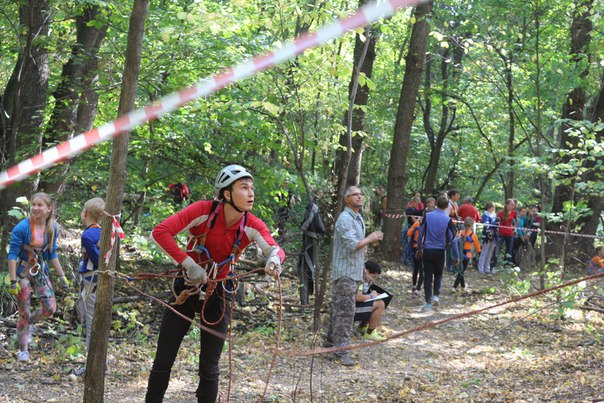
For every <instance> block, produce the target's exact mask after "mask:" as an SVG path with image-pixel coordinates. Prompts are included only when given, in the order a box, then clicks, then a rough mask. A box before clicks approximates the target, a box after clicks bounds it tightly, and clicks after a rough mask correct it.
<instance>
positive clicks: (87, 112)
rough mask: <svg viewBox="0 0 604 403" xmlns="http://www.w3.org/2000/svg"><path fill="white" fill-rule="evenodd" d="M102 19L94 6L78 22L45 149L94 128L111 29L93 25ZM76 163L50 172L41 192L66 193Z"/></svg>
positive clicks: (46, 137) (45, 139)
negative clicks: (103, 50) (103, 49)
mask: <svg viewBox="0 0 604 403" xmlns="http://www.w3.org/2000/svg"><path fill="white" fill-rule="evenodd" d="M100 15H101V9H100V8H99V7H98V6H91V7H86V8H84V10H83V12H82V14H81V15H79V16H78V17H77V18H76V30H77V41H76V43H75V44H74V45H73V47H72V49H71V57H70V58H69V61H68V62H67V63H66V64H65V65H64V66H63V71H62V73H61V82H60V83H59V86H58V87H57V89H56V91H55V92H54V93H53V96H54V98H55V100H56V101H55V106H54V110H53V113H52V116H51V117H50V121H49V123H48V127H47V129H46V136H45V137H44V142H43V144H42V148H43V149H45V148H47V147H46V146H45V145H46V144H47V143H55V142H62V141H65V140H68V139H70V138H72V137H73V136H74V135H75V134H77V133H81V132H84V131H86V130H89V129H90V128H92V123H93V121H94V117H95V115H96V106H97V101H98V97H97V96H96V90H95V89H94V87H93V86H94V84H96V81H97V70H98V58H97V54H98V51H99V48H100V46H101V43H102V42H103V40H104V38H105V35H106V34H107V28H108V25H107V23H104V24H103V25H101V26H100V27H98V28H97V24H91V22H95V21H96V19H97V18H98V17H99V16H100ZM80 107H81V108H80ZM72 161H73V160H70V162H66V163H64V164H63V165H62V166H60V167H57V168H56V169H53V170H50V171H46V172H45V173H44V174H43V175H42V179H41V181H40V185H39V188H40V189H42V190H45V191H47V192H51V193H54V192H58V193H62V191H63V189H62V188H63V182H64V178H65V175H66V174H67V171H68V170H69V167H70V165H71V163H72Z"/></svg>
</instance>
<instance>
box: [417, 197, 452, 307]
mask: <svg viewBox="0 0 604 403" xmlns="http://www.w3.org/2000/svg"><path fill="white" fill-rule="evenodd" d="M448 206H449V199H448V198H447V196H445V195H441V196H438V198H437V199H436V207H437V208H436V210H434V211H432V212H430V213H428V214H426V217H425V218H424V221H423V222H422V225H421V226H420V230H419V239H420V240H419V246H418V248H419V251H418V253H419V254H420V255H421V257H422V264H423V267H424V297H425V300H426V305H424V307H423V310H424V311H431V310H432V308H433V307H434V306H438V305H440V300H439V297H438V296H439V294H440V286H441V280H442V276H443V269H444V266H445V253H446V249H447V247H448V246H449V245H450V246H451V249H452V252H453V257H454V260H455V265H456V266H457V265H459V249H458V245H457V242H455V233H456V231H457V229H456V227H455V224H453V221H452V220H451V218H450V217H449V216H448V215H447V213H446V212H445V210H446V209H447V207H448Z"/></svg>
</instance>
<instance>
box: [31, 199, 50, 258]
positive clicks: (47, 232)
mask: <svg viewBox="0 0 604 403" xmlns="http://www.w3.org/2000/svg"><path fill="white" fill-rule="evenodd" d="M36 199H40V200H42V202H44V204H46V205H47V206H48V207H50V214H48V217H46V225H45V226H44V234H45V235H46V237H48V245H49V247H50V248H52V244H53V243H54V239H55V219H54V213H55V201H54V199H53V198H52V196H51V195H49V194H48V193H44V192H38V193H36V194H34V195H33V196H32V197H31V202H32V204H33V202H34V200H36ZM31 236H32V237H33V234H32V235H31Z"/></svg>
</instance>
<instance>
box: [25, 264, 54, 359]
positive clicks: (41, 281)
mask: <svg viewBox="0 0 604 403" xmlns="http://www.w3.org/2000/svg"><path fill="white" fill-rule="evenodd" d="M19 285H20V286H21V291H20V292H19V295H17V301H18V304H19V321H18V322H17V339H18V341H19V349H20V350H21V351H27V350H28V344H29V343H28V340H27V338H28V334H29V326H30V325H31V324H33V323H36V322H38V321H40V320H41V319H44V318H47V317H49V316H52V315H53V314H54V313H55V311H56V310H57V303H56V300H55V293H54V290H53V287H52V283H51V282H50V279H49V277H48V276H47V275H45V274H43V273H38V275H36V276H35V277H33V276H31V275H28V276H26V277H25V278H21V279H20V280H19ZM32 285H33V287H35V289H36V295H37V296H38V299H39V300H40V309H37V310H35V311H34V312H31V293H32V291H33V287H32Z"/></svg>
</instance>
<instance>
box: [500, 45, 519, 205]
mask: <svg viewBox="0 0 604 403" xmlns="http://www.w3.org/2000/svg"><path fill="white" fill-rule="evenodd" d="M503 62H504V63H505V82H506V89H507V91H508V102H507V104H508V119H509V123H508V124H509V129H510V132H509V134H508V155H507V156H508V165H509V167H508V169H509V172H508V175H507V181H506V182H505V199H506V200H507V199H511V198H513V197H514V180H515V173H514V154H515V153H514V149H515V146H514V142H515V138H516V117H515V115H514V75H513V73H512V65H513V63H512V56H510V57H509V58H504V59H503Z"/></svg>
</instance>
